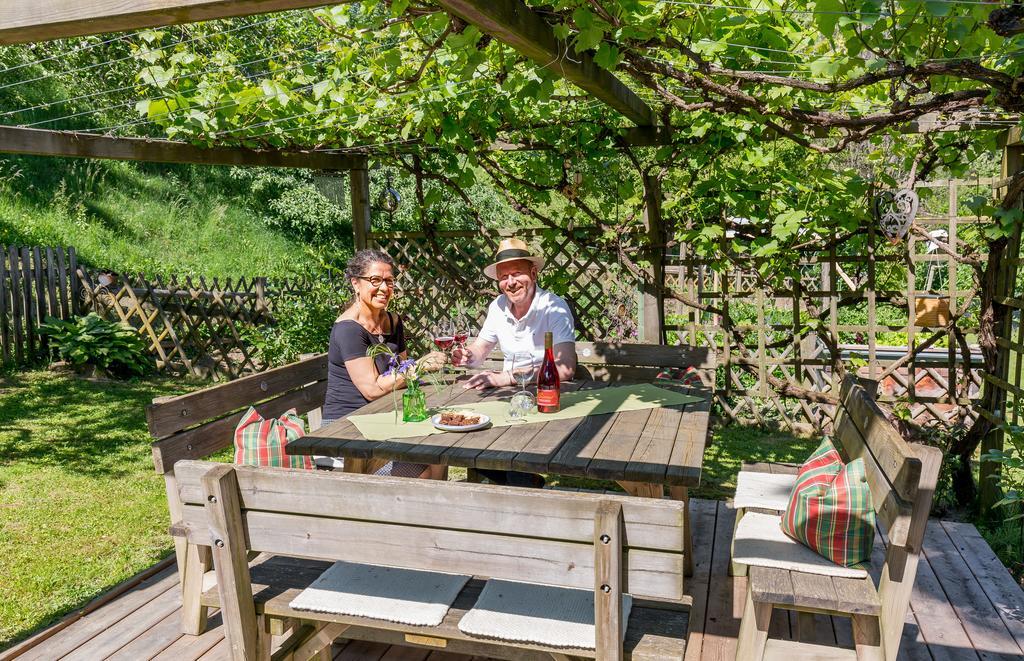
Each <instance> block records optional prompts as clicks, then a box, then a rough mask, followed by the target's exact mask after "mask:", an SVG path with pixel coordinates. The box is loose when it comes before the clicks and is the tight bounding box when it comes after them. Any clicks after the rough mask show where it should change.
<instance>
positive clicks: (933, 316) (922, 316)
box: [914, 296, 949, 328]
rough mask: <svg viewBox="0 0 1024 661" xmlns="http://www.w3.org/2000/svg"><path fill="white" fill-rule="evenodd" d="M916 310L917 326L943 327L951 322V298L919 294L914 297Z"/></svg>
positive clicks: (915, 323)
mask: <svg viewBox="0 0 1024 661" xmlns="http://www.w3.org/2000/svg"><path fill="white" fill-rule="evenodd" d="M914 312H915V315H914V317H915V318H914V325H915V326H921V327H924V328H943V327H945V326H946V325H947V324H949V298H947V297H945V296H927V297H926V296H917V297H915V298H914Z"/></svg>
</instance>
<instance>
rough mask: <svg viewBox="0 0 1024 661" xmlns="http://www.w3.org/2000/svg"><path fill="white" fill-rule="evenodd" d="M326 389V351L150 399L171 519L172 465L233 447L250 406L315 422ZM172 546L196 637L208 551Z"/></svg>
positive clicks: (186, 623) (181, 541)
mask: <svg viewBox="0 0 1024 661" xmlns="http://www.w3.org/2000/svg"><path fill="white" fill-rule="evenodd" d="M326 391H327V355H326V354H320V355H318V356H314V357H312V358H308V359H305V360H300V361H298V362H295V363H292V364H290V365H286V366H284V367H279V368H276V369H272V370H267V371H266V372H261V373H259V374H254V375H252V376H247V377H244V378H241V379H238V380H236V381H230V382H228V383H224V384H220V385H216V386H212V387H210V388H205V389H203V390H198V391H196V392H192V393H188V394H186V395H181V396H178V397H162V398H157V399H154V400H153V403H152V404H151V405H150V406H149V407H147V409H146V418H147V420H148V422H149V433H150V434H151V435H152V436H153V438H154V439H155V440H154V442H153V465H154V466H155V467H156V471H157V473H159V474H161V475H163V476H164V482H165V483H166V487H167V506H168V509H169V510H170V514H171V522H172V523H173V522H175V521H179V520H180V519H181V516H182V502H181V500H180V499H179V498H178V488H177V484H176V481H175V477H174V465H175V463H177V462H178V461H180V460H182V459H204V458H206V457H209V456H210V455H213V454H216V453H218V452H221V451H222V450H224V449H226V448H229V447H232V446H233V444H234V430H235V426H236V425H237V424H238V421H239V420H240V419H241V418H242V415H243V414H244V413H245V411H246V410H247V408H248V407H249V406H255V407H256V410H257V411H259V412H260V415H262V416H263V417H265V418H270V417H277V416H279V415H281V414H282V413H284V412H285V411H287V410H288V409H292V408H294V409H296V410H297V411H298V412H299V413H300V414H309V418H310V423H311V426H318V425H319V414H320V407H322V406H323V403H324V394H325V393H326ZM174 550H175V554H176V555H177V561H178V575H179V576H180V577H181V589H182V609H181V613H182V631H183V633H187V634H192V635H198V634H200V633H202V632H203V631H204V630H205V628H206V619H207V609H206V607H204V606H202V605H201V604H200V595H201V593H202V584H203V575H204V574H205V573H206V572H207V571H209V570H210V569H211V566H212V565H211V562H210V549H209V548H208V547H207V546H205V545H196V544H191V543H189V542H187V540H185V538H183V537H175V539H174Z"/></svg>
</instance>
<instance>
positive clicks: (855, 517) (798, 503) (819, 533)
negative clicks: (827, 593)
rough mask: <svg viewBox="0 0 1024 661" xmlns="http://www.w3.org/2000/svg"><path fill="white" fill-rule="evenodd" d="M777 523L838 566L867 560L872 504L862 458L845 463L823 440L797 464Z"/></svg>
mask: <svg viewBox="0 0 1024 661" xmlns="http://www.w3.org/2000/svg"><path fill="white" fill-rule="evenodd" d="M781 527H782V531H783V532H784V533H785V534H786V535H788V536H790V537H792V538H793V539H795V540H797V541H798V542H801V543H803V544H805V545H807V546H808V547H809V548H811V549H812V550H814V551H816V552H817V553H820V554H821V555H822V556H824V557H826V558H828V559H829V560H831V561H832V562H835V563H836V564H840V565H843V566H844V567H849V566H852V565H857V564H860V563H862V562H868V561H870V560H871V547H872V546H873V544H874V541H875V507H874V504H873V502H872V500H871V487H870V486H868V481H867V472H866V470H865V467H864V460H863V459H855V460H853V461H851V462H850V463H848V464H844V463H843V460H842V457H841V456H840V455H839V453H838V452H837V451H836V449H835V448H834V447H832V443H831V441H829V440H828V439H825V442H823V443H822V444H821V446H819V447H818V449H817V450H815V451H814V453H813V454H811V456H810V457H809V458H808V460H807V461H806V462H805V463H804V465H803V466H801V467H800V471H799V472H798V473H797V477H796V484H795V485H794V487H793V492H792V494H790V497H789V504H788V505H787V506H786V511H785V512H783V514H782V519H781Z"/></svg>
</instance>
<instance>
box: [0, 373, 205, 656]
mask: <svg viewBox="0 0 1024 661" xmlns="http://www.w3.org/2000/svg"><path fill="white" fill-rule="evenodd" d="M187 389H189V385H188V384H186V383H185V382H183V381H180V380H178V381H170V380H146V381H134V382H130V383H116V382H111V383H94V382H89V381H84V380H81V379H76V378H72V377H68V376H62V375H57V374H52V373H49V372H27V373H21V374H17V375H14V376H9V377H7V378H2V379H0V421H2V422H0V549H3V551H2V552H0V577H3V580H2V581H0V583H2V584H3V596H2V597H0V649H2V648H3V647H5V646H7V645H9V644H11V643H13V642H14V641H15V640H17V639H19V638H23V637H25V636H26V635H28V634H29V633H31V632H32V631H33V630H34V629H37V628H38V627H40V626H43V625H45V624H47V623H48V622H50V621H52V620H54V619H56V618H58V617H60V616H61V615H63V614H64V613H66V612H68V611H70V610H72V609H74V608H76V607H79V606H82V605H84V604H85V603H86V602H87V601H89V600H90V599H92V598H93V597H95V596H96V595H98V594H100V593H102V592H104V591H105V590H106V589H107V588H109V587H110V586H113V585H115V584H117V583H119V582H121V581H123V580H124V579H126V578H127V577H129V576H131V575H132V574H135V573H136V572H138V571H140V570H142V569H144V568H146V567H148V566H150V565H152V564H153V563H155V562H156V561H157V560H159V559H160V558H162V557H164V556H166V555H167V554H168V553H169V552H170V551H171V548H172V544H171V540H170V538H169V537H168V536H167V523H168V521H167V504H166V496H165V495H164V482H163V479H162V478H161V477H160V476H159V475H157V474H156V473H155V472H154V470H153V463H152V460H151V455H150V449H149V441H150V439H149V433H148V432H147V430H146V415H145V405H146V404H148V403H149V402H150V401H151V400H152V398H153V397H156V396H158V395H169V394H176V393H179V392H184V391H185V390H187Z"/></svg>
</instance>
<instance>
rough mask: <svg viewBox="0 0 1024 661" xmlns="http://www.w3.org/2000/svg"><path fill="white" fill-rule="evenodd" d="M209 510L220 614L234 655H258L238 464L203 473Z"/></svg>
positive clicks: (245, 660)
mask: <svg viewBox="0 0 1024 661" xmlns="http://www.w3.org/2000/svg"><path fill="white" fill-rule="evenodd" d="M203 491H204V492H205V493H204V495H205V496H206V512H207V515H208V517H209V521H210V537H211V538H212V539H213V542H214V546H213V566H214V569H216V570H217V591H218V592H219V593H220V605H221V610H220V612H221V616H222V617H223V620H224V628H225V630H226V632H227V639H228V645H229V646H230V654H231V658H232V659H234V660H235V661H251V660H252V659H255V658H256V657H257V653H256V650H257V631H256V607H255V605H254V604H253V601H252V584H251V580H250V578H249V560H248V557H247V556H248V553H247V549H246V548H245V546H246V543H245V539H246V535H245V528H244V524H243V522H242V507H241V502H240V500H239V493H238V478H237V476H236V475H235V467H234V466H231V465H224V464H220V465H218V466H214V467H213V468H211V469H210V470H209V471H208V472H207V473H206V475H204V476H203Z"/></svg>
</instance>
